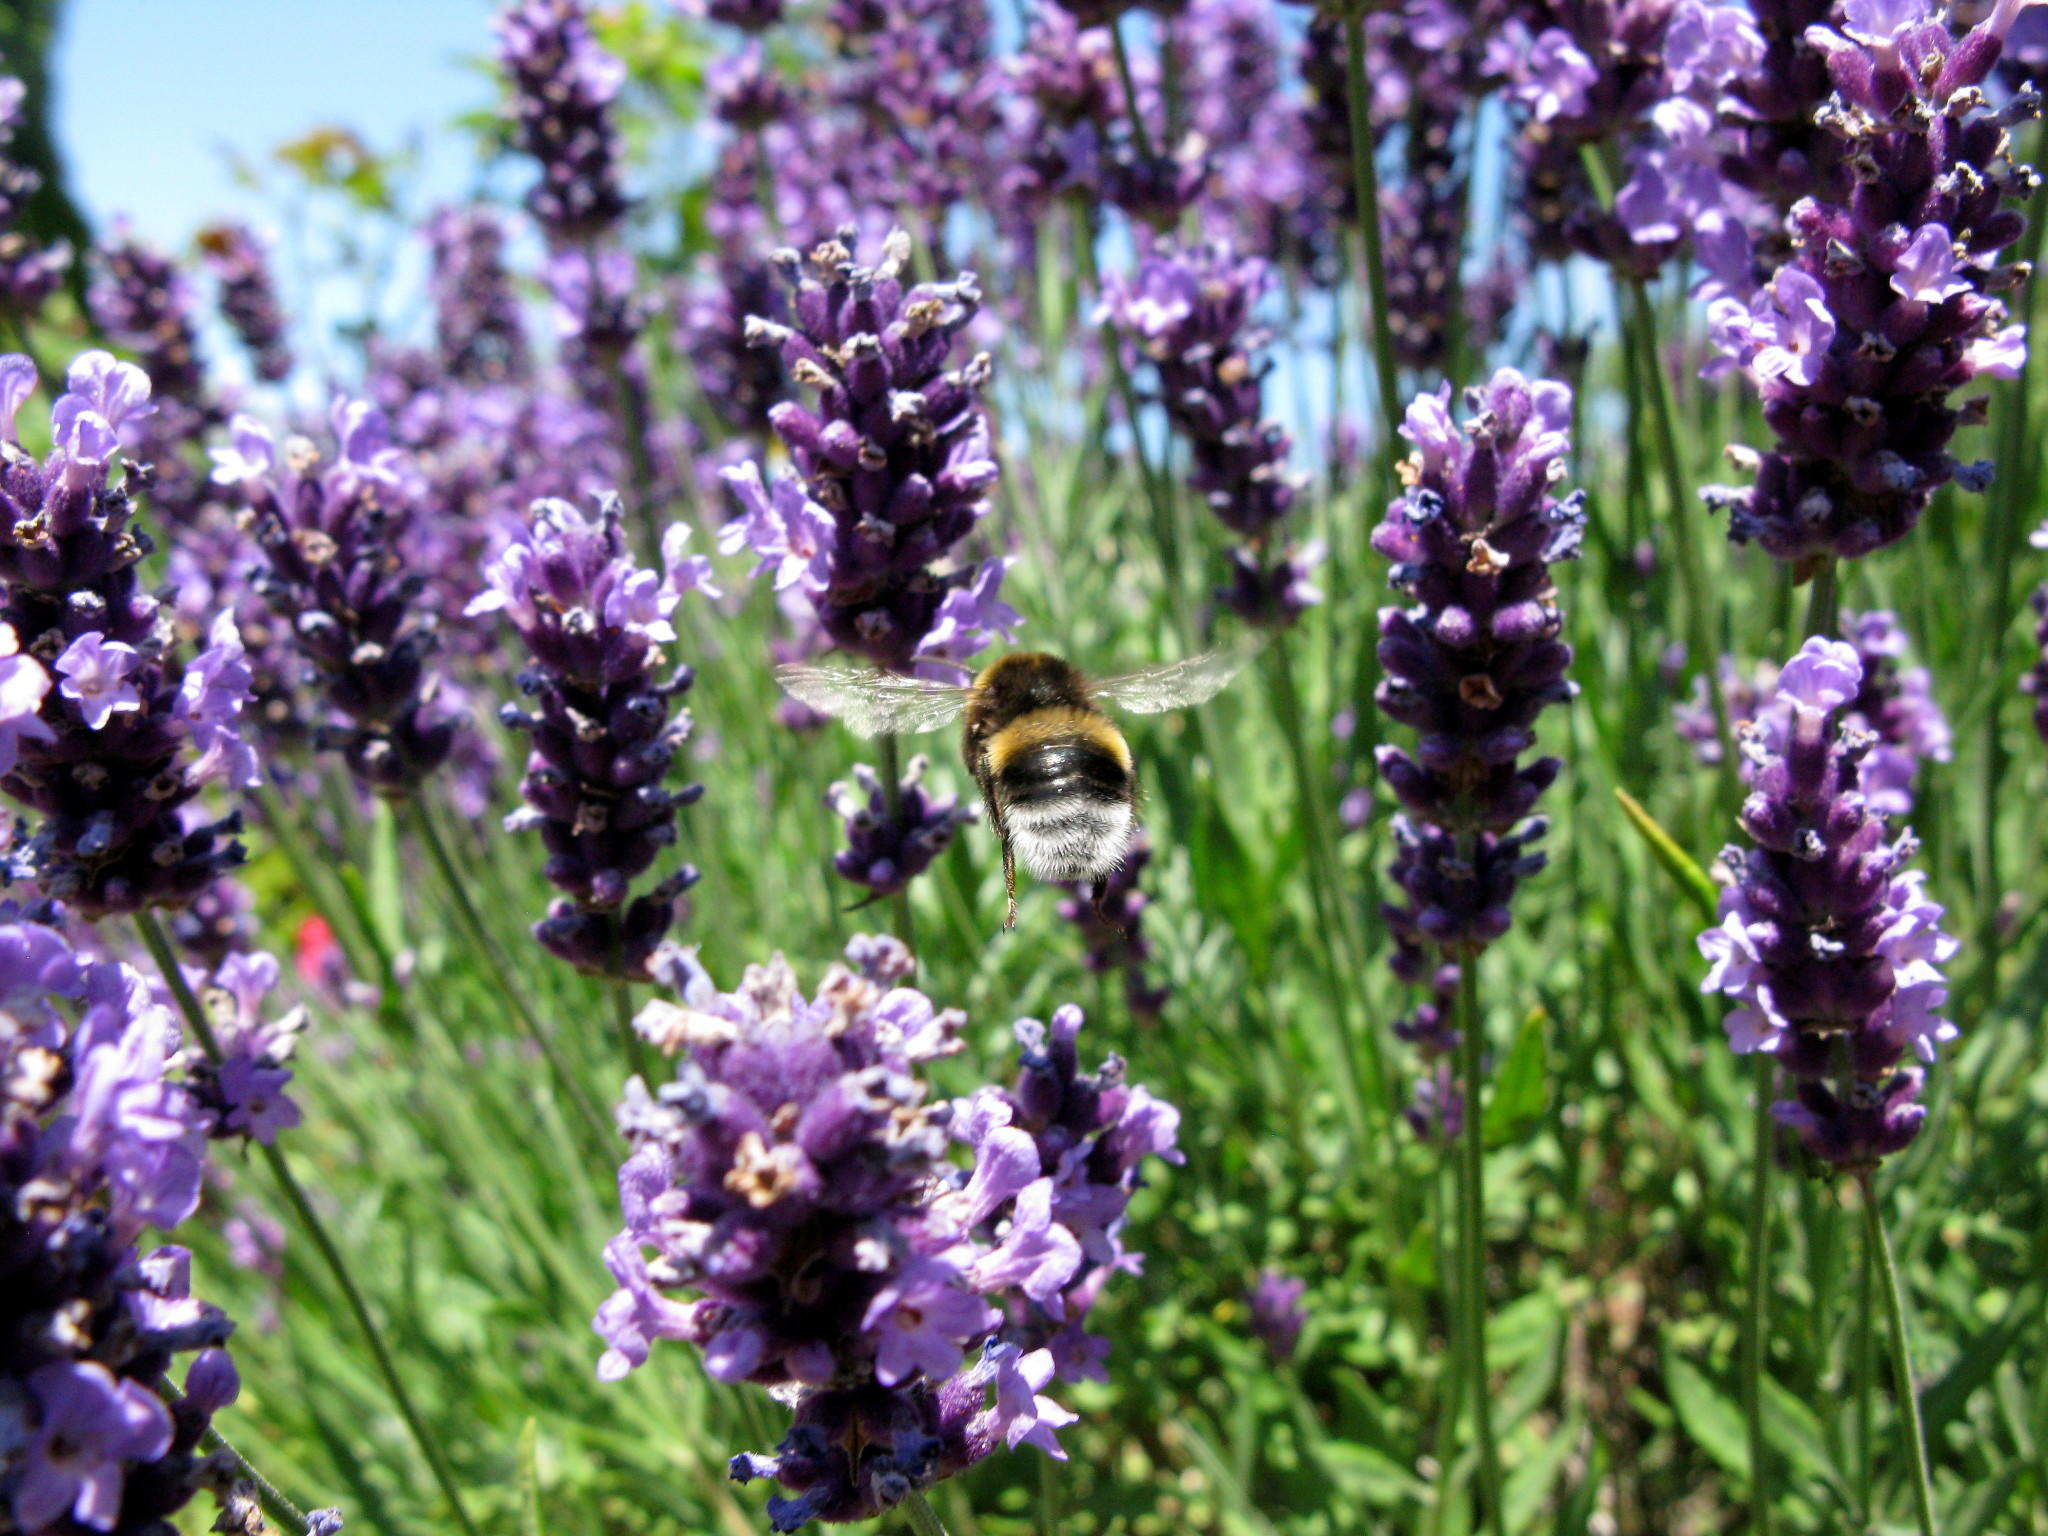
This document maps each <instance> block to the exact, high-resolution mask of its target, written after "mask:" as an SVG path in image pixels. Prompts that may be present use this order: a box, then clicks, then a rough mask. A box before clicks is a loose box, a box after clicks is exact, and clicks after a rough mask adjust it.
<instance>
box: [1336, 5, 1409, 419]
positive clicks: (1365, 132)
mask: <svg viewBox="0 0 2048 1536" xmlns="http://www.w3.org/2000/svg"><path fill="white" fill-rule="evenodd" d="M1371 92H1372V87H1371V85H1370V84H1369V83H1368V81H1367V79H1366V72H1365V23H1364V21H1363V20H1362V19H1361V18H1360V17H1359V16H1358V15H1357V14H1356V13H1355V12H1354V13H1353V14H1352V15H1349V16H1347V17H1345V18H1344V95H1345V99H1346V103H1347V105H1348V106H1349V108H1350V112H1351V183H1352V191H1353V194H1354V196H1355V198H1356V199H1357V202H1358V228H1359V232H1360V234H1361V235H1363V236H1364V239H1365V291H1366V298H1367V300H1368V302H1370V303H1371V305H1372V366H1373V376H1374V378H1375V379H1376V380H1377V381H1378V383H1379V392H1380V414H1381V416H1382V417H1383V418H1384V419H1385V421H1386V422H1387V424H1388V425H1387V428H1386V443H1385V449H1386V452H1387V454H1388V455H1389V456H1391V455H1392V452H1393V447H1394V443H1395V442H1396V439H1395V437H1394V432H1393V426H1392V423H1393V421H1394V419H1395V416H1396V413H1397V411H1398V409H1399V407H1398V401H1399V399H1400V385H1399V383H1398V382H1397V378H1396V374H1395V369H1394V336H1393V332H1392V331H1391V330H1390V329H1389V327H1388V325H1387V258H1386V250H1385V247H1384V245H1383V243H1382V241H1381V239H1380V178H1379V168H1378V166H1377V165H1375V164H1374V162H1373V152H1372V150H1373V146H1372V114H1371V112H1370V110H1369V109H1368V103H1369V101H1370V100H1371Z"/></svg>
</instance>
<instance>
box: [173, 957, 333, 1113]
mask: <svg viewBox="0 0 2048 1536" xmlns="http://www.w3.org/2000/svg"><path fill="white" fill-rule="evenodd" d="M277 977H278V969H277V958H276V956H274V955H271V954H268V953H266V952H264V951H261V950H257V951H254V952H252V953H248V954H234V955H229V956H228V957H227V958H226V959H224V960H222V961H221V962H220V964H219V965H218V966H216V967H215V968H214V972H213V975H212V977H211V978H210V979H207V980H205V981H203V983H202V984H201V985H199V986H197V987H196V988H195V989H194V990H195V991H196V993H197V995H198V997H199V999H200V1004H201V1006H202V1007H204V1008H205V1009H206V1012H207V1016H208V1021H209V1023H210V1025H211V1027H212V1030H213V1038H214V1043H215V1044H216V1045H218V1046H219V1048H220V1057H221V1059H220V1060H219V1061H218V1062H212V1061H208V1062H204V1063H201V1064H197V1065H195V1066H193V1067H192V1069H191V1084H190V1086H191V1090H192V1094H193V1097H194V1098H195V1099H196V1100H197V1101H198V1102H199V1103H200V1104H201V1105H202V1106H203V1107H204V1108H205V1109H206V1110H207V1111H208V1112H209V1114H210V1115H211V1116H212V1121H213V1125H212V1132H211V1134H212V1135H214V1136H215V1137H219V1138H226V1137H232V1136H247V1137H252V1138H254V1139H255V1140H257V1141H260V1142H262V1143H263V1144H264V1145H265V1146H268V1145H269V1144H270V1143H271V1142H273V1141H275V1140H276V1139H277V1133H278V1132H279V1131H288V1130H290V1129H291V1128H292V1127H293V1126H295V1125H297V1124H298V1123H299V1121H300V1118H301V1116H300V1114H299V1106H298V1105H297V1104H295V1103H294V1102H292V1100H291V1098H290V1097H289V1096H287V1095H286V1093H285V1086H286V1084H288V1083H289V1082H290V1081H291V1077H292V1074H291V1068H290V1067H288V1066H287V1065H286V1063H287V1062H289V1061H290V1060H291V1059H292V1054H293V1052H294V1051H295V1050H297V1048H298V1041H299V1036H300V1034H301V1033H302V1032H303V1031H304V1030H305V1027H306V1010H305V1009H304V1008H303V1007H297V1008H292V1009H290V1010H289V1011H287V1012H285V1013H283V1014H281V1015H279V1016H278V1017H276V1018H272V1019H266V1018H265V1017H264V1016H263V1005H264V1002H265V1000H266V999H267V998H268V997H269V996H270V993H271V992H272V990H273V989H275V988H276V986H277Z"/></svg>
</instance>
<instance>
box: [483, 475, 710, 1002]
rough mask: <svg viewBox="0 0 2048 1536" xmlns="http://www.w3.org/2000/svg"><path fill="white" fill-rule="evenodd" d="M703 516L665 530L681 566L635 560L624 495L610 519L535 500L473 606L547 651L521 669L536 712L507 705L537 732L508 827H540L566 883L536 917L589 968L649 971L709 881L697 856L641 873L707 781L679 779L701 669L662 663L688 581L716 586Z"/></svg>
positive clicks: (558, 881)
mask: <svg viewBox="0 0 2048 1536" xmlns="http://www.w3.org/2000/svg"><path fill="white" fill-rule="evenodd" d="M689 534H690V530H689V529H688V528H686V527H684V526H683V525H681V524H677V525H676V526H674V527H672V528H671V529H670V530H669V532H668V536H667V537H666V538H665V539H664V540H663V550H662V552H663V556H664V565H665V569H664V570H663V571H660V572H656V571H650V570H644V569H642V568H641V567H639V566H637V565H636V564H634V562H633V558H632V555H631V554H630V553H629V552H628V549H627V544H626V535H625V530H624V527H623V526H622V523H621V518H620V513H619V508H618V504H617V502H616V501H615V500H613V501H607V502H605V503H603V504H602V505H601V506H600V507H599V509H598V512H597V516H596V517H595V518H591V517H586V516H585V515H584V514H583V513H581V512H579V511H578V510H577V509H576V508H575V507H574V506H572V505H570V504H569V503H568V502H566V501H539V502H536V503H534V506H533V513H532V521H531V523H530V524H529V525H522V526H520V527H519V528H517V529H516V530H515V531H514V533H513V535H512V537H511V538H510V539H509V540H508V541H507V543H506V544H505V547H504V548H503V549H502V550H501V551H500V552H499V553H498V554H497V556H496V557H495V558H494V559H493V560H492V561H491V562H490V563H489V564H488V565H487V566H486V567H485V568H484V579H485V583H486V585H485V588H484V590H483V591H482V592H481V593H479V594H478V595H477V596H476V598H474V599H473V600H472V601H471V602H470V605H469V607H468V609H467V610H466V612H467V613H468V614H469V615H470V616H472V617H474V616H477V615H480V614H487V613H500V612H502V613H503V614H504V615H505V616H506V618H507V619H508V620H509V621H510V622H511V624H512V627H513V628H514V629H516V630H517V631H518V633H519V638H520V640H521V641H522V642H523V643H524V645H525V647H526V649H527V651H528V653H529V654H530V655H531V656H532V658H533V665H532V666H531V667H530V668H528V669H526V670H525V671H522V672H521V673H520V674H519V678H518V681H519V687H520V691H521V692H522V693H523V694H525V695H526V696H527V697H529V698H531V699H532V700H534V702H535V705H536V708H535V709H534V710H532V711H528V710H524V709H521V708H520V707H519V706H518V705H516V704H507V705H506V706H505V709H504V712H503V717H502V718H503V719H504V721H505V723H506V724H508V725H510V726H512V727H513V728H514V729H516V730H519V731H523V732H525V733H526V734H527V735H529V736H530V737H531V738H532V742H533V747H532V754H531V756H530V757H529V758H528V760H527V767H526V777H525V778H524V779H523V780H522V781H521V784H520V792H521V794H522V795H523V796H524V797H525V800H526V805H525V806H524V807H523V808H522V809H520V810H518V811H515V812H513V813H512V814H511V815H510V816H508V817H507V818H506V819H505V825H506V830H508V831H524V830H527V829H537V830H538V831H539V832H540V834H541V839H542V841H543V843H544V844H545V845H546V848H547V851H548V862H547V867H546V873H547V878H548V880H549V882H550V883H551V884H552V885H554V886H555V887H556V888H557V889H558V890H560V891H562V892H563V893H564V894H563V895H562V896H561V897H560V898H559V899H558V900H556V902H555V903H554V904H553V905H552V906H550V907H549V909H548V915H547V916H546V918H544V919H543V920H542V921H541V922H539V923H537V924H535V925H534V930H533V932H534V937H535V938H536V939H538V940H539V941H540V943H541V945H542V946H543V947H544V948H545V949H547V950H548V952H549V953H550V954H553V955H555V956H557V957H558V958H560V959H562V960H566V961H567V962H568V963H569V964H571V965H573V966H575V967H576V968H577V969H578V970H581V971H587V972H590V973H592V974H595V975H602V976H611V977H614V978H617V979H620V980H631V981H645V980H647V979H648V969H647V967H648V961H649V959H650V957H651V956H652V955H653V954H654V952H655V949H656V947H657V946H658V945H659V944H660V943H661V942H662V941H663V940H664V939H665V938H666V937H667V936H668V931H669V928H670V926H671V925H672V924H673V923H674V921H675V917H676V903H677V901H678V899H679V898H680V897H681V896H682V894H683V892H684V891H686V890H688V889H689V888H690V886H691V885H693V884H694V883H695V882H696V879H697V871H696V870H695V869H694V868H692V867H691V866H690V865H688V864H684V865H682V866H680V867H679V868H677V869H676V870H675V871H674V872H673V873H671V874H668V875H666V876H664V877H663V878H662V879H660V880H659V881H657V882H656V883H655V884H654V885H653V886H652V887H651V888H650V889H648V890H647V891H645V892H643V893H642V894H641V895H639V896H634V895H633V894H632V886H633V882H634V881H635V880H637V879H638V878H639V877H640V876H641V875H643V874H645V873H646V872H647V871H648V869H650V868H651V867H652V866H653V865H654V863H655V861H656V860H657V859H659V858H661V857H662V855H663V853H664V851H665V850H666V849H668V848H670V847H672V846H673V845H674V843H675V841H676V812H677V811H678V810H680V809H681V808H683V807H684V806H687V805H690V804H692V803H693V802H694V801H695V800H696V799H697V797H698V796H699V795H700V794H701V793H702V792H703V786H702V785H694V784H693V785H690V786H689V787H687V788H685V789H680V790H671V789H669V788H667V787H666V780H667V777H668V770H669V766H670V764H671V763H672V762H673V761H674V758H675V754H676V752H677V750H678V749H679V748H680V747H681V746H682V744H683V743H684V742H685V741H687V740H688V739H689V733H690V719H689V715H688V714H687V712H679V711H677V710H676V708H675V705H674V702H673V701H674V700H676V699H678V698H680V697H681V696H682V695H683V694H684V693H686V692H687V691H688V690H689V687H690V683H691V679H692V673H691V670H690V668H689V667H687V666H683V667H679V668H677V669H676V670H675V671H674V672H673V673H672V674H671V675H670V676H668V677H667V678H666V679H663V678H659V677H657V675H656V673H657V671H658V669H659V668H660V667H661V666H662V650H661V647H662V646H664V645H668V644H672V643H673V642H674V640H675V638H676V633H675V629H674V626H673V625H672V624H671V623H670V622H669V620H670V617H671V615H673V613H674V612H675V609H676V605H677V604H678V603H679V602H681V601H682V598H683V595H684V594H685V593H687V592H691V591H697V592H702V593H704V594H705V595H706V596H707V597H716V596H717V595H718V588H717V587H716V586H715V585H713V583H712V580H711V570H710V564H709V562H708V561H706V560H704V559H703V558H702V557H701V556H691V555H687V554H685V553H684V550H685V548H686V547H687V544H688V541H689Z"/></svg>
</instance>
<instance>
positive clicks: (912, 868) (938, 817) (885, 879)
mask: <svg viewBox="0 0 2048 1536" xmlns="http://www.w3.org/2000/svg"><path fill="white" fill-rule="evenodd" d="M930 768H931V759H930V758H928V757H926V756H924V755H923V754H922V753H920V754H918V755H917V756H916V757H913V758H912V759H911V760H910V762H909V763H908V764H907V765H906V766H905V769H904V773H903V780H902V783H901V784H900V785H899V786H898V798H897V808H896V814H895V815H894V816H891V815H890V814H889V800H888V796H887V794H886V793H884V790H883V785H882V780H881V776H880V775H879V774H877V773H876V772H875V770H874V769H872V768H870V767H869V766H868V765H867V764H865V763H855V764H854V765H853V782H852V783H847V782H845V781H844V780H842V781H841V782H839V783H837V784H834V785H833V786H832V787H831V789H830V790H828V791H827V792H826V795H825V804H826V805H828V806H830V807H831V808H832V810H833V812H834V813H835V814H836V815H838V816H839V817H840V818H841V819H842V820H843V821H845V823H846V847H845V848H843V849H841V850H840V851H839V852H838V853H837V854H835V855H834V856H833V859H832V867H833V868H834V869H835V870H837V871H838V872H839V875H840V878H842V879H845V880H850V881H852V882H853V883H854V884H855V885H858V886H862V887H864V888H865V889H866V890H867V891H868V892H869V893H870V896H869V899H870V900H873V899H874V898H876V897H881V896H893V895H895V894H896V893H897V892H898V891H900V890H903V889H905V888H906V887H907V886H909V884H910V882H911V881H913V880H915V879H916V878H917V877H918V876H919V875H921V874H923V873H924V872H925V871H926V870H927V869H930V868H931V866H932V861H933V860H934V859H936V858H938V856H939V855H940V854H942V853H944V852H945V851H946V849H947V848H948V847H949V846H950V845H951V844H952V841H953V834H954V833H955V832H957V831H958V830H959V829H960V828H961V827H963V826H966V825H967V824H968V823H969V822H971V821H973V820H974V808H973V807H972V806H964V805H962V804H961V803H960V797H959V796H958V795H934V794H932V793H931V792H929V791H928V790H926V788H925V787H924V776H925V774H926V773H927V772H928V771H929V770H930ZM866 904H867V903H866V902H862V903H861V905H863V906H865V905H866Z"/></svg>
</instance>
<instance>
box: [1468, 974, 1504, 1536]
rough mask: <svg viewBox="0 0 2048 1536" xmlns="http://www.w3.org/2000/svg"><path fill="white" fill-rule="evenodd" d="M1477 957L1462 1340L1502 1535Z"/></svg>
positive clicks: (1482, 1468)
mask: <svg viewBox="0 0 2048 1536" xmlns="http://www.w3.org/2000/svg"><path fill="white" fill-rule="evenodd" d="M1481 1020H1482V1015H1481V1013H1480V1008H1479V957H1478V956H1477V955H1465V956H1463V957H1462V958H1461V959H1460V960H1459V962H1458V1031H1459V1039H1458V1058H1459V1061H1460V1064H1461V1065H1462V1066H1463V1068H1464V1071H1463V1074H1462V1075H1463V1077H1464V1086H1465V1106H1464V1125H1463V1126H1462V1127H1461V1128H1460V1134H1459V1137H1458V1151H1459V1179H1458V1221H1459V1226H1460V1228H1461V1229H1462V1230H1461V1232H1460V1235H1459V1240H1458V1261H1459V1265H1460V1268H1461V1269H1462V1270H1463V1283H1462V1284H1461V1285H1460V1287H1459V1292H1460V1294H1459V1297H1458V1300H1459V1303H1460V1304H1461V1305H1462V1306H1463V1308H1464V1312H1465V1328H1464V1333H1465V1338H1464V1344H1465V1349H1466V1352H1467V1355H1468V1357H1469V1359H1470V1361H1471V1386H1472V1394H1473V1395H1472V1427H1473V1431H1474V1433H1475V1434H1476V1436H1477V1438H1478V1440H1479V1486H1480V1489H1481V1491H1482V1493H1483V1495H1484V1497H1485V1500H1486V1524H1487V1528H1488V1529H1489V1530H1491V1531H1492V1532H1493V1536H1506V1531H1507V1514H1506V1511H1505V1510H1504V1509H1503V1508H1502V1507H1501V1478H1500V1451H1499V1449H1498V1448H1497V1447H1496V1446H1495V1445H1494V1440H1493V1398H1492V1386H1491V1381H1490V1379H1489V1374H1488V1372H1487V1369H1486V1183H1485V1180H1486V1140H1485V1138H1486V1130H1485V1126H1484V1123H1483V1122H1484V1119H1485V1117H1484V1116H1483V1115H1481V1114H1480V1096H1479V1090H1480V1086H1481V1082H1482V1076H1483V1073H1484V1066H1483V1061H1484V1056H1485V1042H1484V1041H1482V1040H1481V1039H1480V1030H1481Z"/></svg>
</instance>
